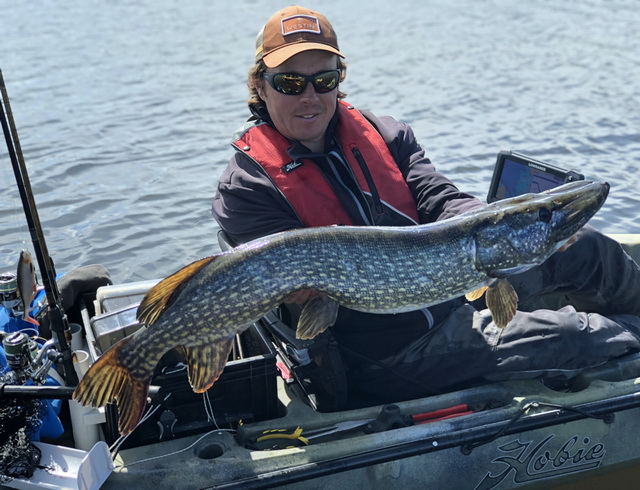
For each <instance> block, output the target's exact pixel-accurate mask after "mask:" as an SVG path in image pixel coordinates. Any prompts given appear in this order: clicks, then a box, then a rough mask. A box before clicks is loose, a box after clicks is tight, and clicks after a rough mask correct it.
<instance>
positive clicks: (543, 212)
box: [538, 208, 553, 223]
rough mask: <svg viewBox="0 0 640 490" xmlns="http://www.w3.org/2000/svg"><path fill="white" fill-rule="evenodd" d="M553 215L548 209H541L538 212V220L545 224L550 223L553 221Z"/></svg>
mask: <svg viewBox="0 0 640 490" xmlns="http://www.w3.org/2000/svg"><path fill="white" fill-rule="evenodd" d="M552 214H553V213H552V212H551V210H550V209H548V208H540V209H539V210H538V219H539V220H540V221H542V222H544V223H548V222H549V221H551V215H552Z"/></svg>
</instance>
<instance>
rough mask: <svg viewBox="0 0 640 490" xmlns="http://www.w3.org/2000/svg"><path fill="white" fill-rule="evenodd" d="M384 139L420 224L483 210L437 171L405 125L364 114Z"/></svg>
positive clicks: (475, 201) (386, 118)
mask: <svg viewBox="0 0 640 490" xmlns="http://www.w3.org/2000/svg"><path fill="white" fill-rule="evenodd" d="M365 115H366V116H367V118H369V119H370V120H371V122H372V123H373V124H374V125H375V126H376V128H377V129H378V131H379V132H380V134H381V135H382V137H383V138H384V140H385V142H386V143H387V146H388V147H389V150H390V151H391V154H392V155H393V157H394V159H395V160H396V162H397V163H398V167H399V168H400V171H401V172H402V175H403V176H404V178H405V181H406V182H407V184H408V185H409V188H410V189H411V192H412V194H413V197H414V198H415V200H416V204H417V207H418V213H419V215H420V222H421V223H431V222H433V221H438V220H442V219H446V218H450V217H452V216H456V215H458V214H461V213H464V212H466V211H469V210H471V209H475V208H478V207H482V206H484V203H483V202H482V201H481V200H479V199H477V198H476V197H474V196H472V195H470V194H467V193H465V192H462V191H460V190H459V189H458V188H457V187H456V186H455V184H454V183H453V182H451V181H450V180H449V179H448V178H447V177H445V176H444V175H442V174H441V173H439V172H437V171H436V168H435V166H434V165H433V164H432V163H431V161H430V160H429V159H428V158H427V157H426V156H425V153H424V150H423V149H422V147H421V146H420V145H419V144H418V142H417V141H416V138H415V135H414V134H413V130H412V129H411V127H409V126H408V125H406V124H404V123H401V122H399V121H396V120H395V119H393V118H392V117H389V116H381V117H376V116H372V114H371V113H368V112H367V113H365Z"/></svg>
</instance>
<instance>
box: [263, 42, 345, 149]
mask: <svg viewBox="0 0 640 490" xmlns="http://www.w3.org/2000/svg"><path fill="white" fill-rule="evenodd" d="M337 66H338V60H337V56H336V55H334V54H331V53H327V52H326V51H304V52H302V53H299V54H297V55H295V56H293V57H291V58H289V59H288V60H287V61H285V62H284V63H283V64H281V65H280V66H277V67H276V68H268V69H267V71H268V72H271V73H299V74H301V75H315V74H316V73H319V72H323V71H327V70H335V69H336V67H337ZM255 83H256V89H257V91H258V94H259V95H260V97H261V98H262V100H264V101H265V103H266V104H267V110H268V111H269V115H270V116H271V120H272V121H273V124H274V125H275V127H276V129H277V130H278V131H279V132H280V133H282V134H283V135H284V136H286V137H287V138H289V139H292V140H298V141H300V142H301V143H302V144H304V145H305V146H307V147H308V148H309V149H310V150H312V151H322V150H323V148H324V135H325V132H326V130H327V126H328V125H329V121H330V120H331V118H332V117H333V114H334V112H335V110H336V104H337V101H338V90H337V89H335V90H332V91H331V92H327V93H324V94H319V93H317V92H316V91H315V89H314V88H313V84H311V83H307V86H306V87H305V89H304V91H303V92H302V93H301V94H300V95H286V94H282V93H280V92H278V91H276V90H275V89H274V88H273V87H271V85H269V84H268V83H267V81H266V80H264V79H261V80H259V81H256V82H255Z"/></svg>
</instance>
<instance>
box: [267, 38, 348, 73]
mask: <svg viewBox="0 0 640 490" xmlns="http://www.w3.org/2000/svg"><path fill="white" fill-rule="evenodd" d="M312 50H320V51H328V52H329V53H333V54H337V55H338V56H340V57H341V58H344V55H343V54H342V53H341V52H340V51H338V50H337V49H336V48H334V47H332V46H329V45H328V44H322V43H309V42H304V43H297V44H287V45H286V46H283V47H281V48H279V49H277V50H275V51H272V52H271V53H269V54H268V55H266V56H264V57H263V58H262V61H264V64H265V65H267V67H269V68H275V67H276V66H280V65H281V64H282V63H284V62H285V61H287V60H288V59H289V58H291V57H292V56H295V55H296V54H298V53H302V52H303V51H312Z"/></svg>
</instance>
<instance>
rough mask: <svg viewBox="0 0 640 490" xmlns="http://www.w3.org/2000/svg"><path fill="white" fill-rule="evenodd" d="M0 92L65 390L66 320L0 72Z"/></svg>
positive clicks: (70, 374) (73, 380) (71, 380)
mask: <svg viewBox="0 0 640 490" xmlns="http://www.w3.org/2000/svg"><path fill="white" fill-rule="evenodd" d="M0 91H2V104H0V105H2V111H0V113H1V115H0V122H1V123H2V131H3V132H4V138H5V141H6V143H7V150H8V152H9V158H10V159H11V165H12V167H13V173H14V175H15V178H16V184H17V186H18V191H19V192H20V200H21V201H22V207H23V209H24V215H25V218H26V219H27V225H28V227H29V233H30V234H31V242H32V243H33V248H34V250H35V253H36V258H37V260H38V266H39V268H40V275H41V279H42V284H43V286H44V290H45V292H46V295H47V303H48V306H49V308H48V317H49V327H50V329H51V331H52V332H53V333H54V334H55V336H56V339H57V341H58V346H59V349H60V354H61V355H62V368H63V376H64V380H65V382H66V384H67V385H68V386H75V385H77V384H78V376H77V374H76V372H75V369H74V368H73V360H72V352H71V346H70V345H69V343H68V342H67V338H71V330H70V328H69V320H68V319H67V315H66V314H65V312H64V308H63V306H62V298H61V296H60V291H59V290H58V284H57V283H56V272H55V269H54V266H53V262H52V261H51V257H50V256H49V252H48V250H47V244H46V242H45V240H44V233H43V231H42V225H41V224H40V218H39V217H38V210H37V208H36V203H35V200H34V198H33V192H32V190H31V183H30V181H29V174H28V173H27V167H26V165H25V163H24V157H23V155H22V148H21V147H20V140H19V139H18V131H17V130H16V125H15V122H14V120H13V114H12V112H11V105H10V103H9V96H8V94H7V89H6V86H5V84H4V77H3V76H2V70H0ZM5 111H6V112H5Z"/></svg>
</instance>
